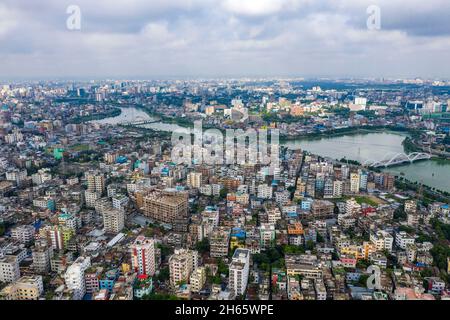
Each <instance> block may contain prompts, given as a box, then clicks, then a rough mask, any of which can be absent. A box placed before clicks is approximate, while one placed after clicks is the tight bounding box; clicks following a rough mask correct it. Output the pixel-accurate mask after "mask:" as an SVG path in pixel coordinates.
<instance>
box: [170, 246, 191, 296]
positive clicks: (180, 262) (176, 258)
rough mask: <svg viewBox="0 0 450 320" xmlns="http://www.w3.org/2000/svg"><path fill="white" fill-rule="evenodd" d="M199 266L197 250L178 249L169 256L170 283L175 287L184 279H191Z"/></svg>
mask: <svg viewBox="0 0 450 320" xmlns="http://www.w3.org/2000/svg"><path fill="white" fill-rule="evenodd" d="M197 268H198V252H197V251H194V250H188V249H176V250H175V252H174V254H173V255H172V256H170V258H169V270H170V284H171V285H172V286H174V287H175V286H176V285H177V284H179V283H180V282H182V281H186V282H187V281H189V279H190V276H191V274H192V272H193V271H194V270H195V269H197Z"/></svg>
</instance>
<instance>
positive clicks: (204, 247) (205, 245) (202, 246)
mask: <svg viewBox="0 0 450 320" xmlns="http://www.w3.org/2000/svg"><path fill="white" fill-rule="evenodd" d="M209 249H210V245H209V240H208V238H203V240H202V241H199V242H197V243H196V244H195V250H197V251H198V252H200V253H202V254H204V253H208V252H209Z"/></svg>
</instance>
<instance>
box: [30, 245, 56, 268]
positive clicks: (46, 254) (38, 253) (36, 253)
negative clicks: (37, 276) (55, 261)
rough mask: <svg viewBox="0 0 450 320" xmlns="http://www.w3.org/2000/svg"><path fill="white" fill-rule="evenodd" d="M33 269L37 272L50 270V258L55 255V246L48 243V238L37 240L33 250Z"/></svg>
mask: <svg viewBox="0 0 450 320" xmlns="http://www.w3.org/2000/svg"><path fill="white" fill-rule="evenodd" d="M32 257H33V269H34V270H35V271H36V272H37V273H43V274H45V273H47V272H49V271H50V259H51V258H52V257H53V248H52V247H51V246H49V245H48V242H47V240H46V239H40V240H39V241H36V243H35V245H34V248H33V250H32Z"/></svg>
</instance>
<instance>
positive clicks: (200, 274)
mask: <svg viewBox="0 0 450 320" xmlns="http://www.w3.org/2000/svg"><path fill="white" fill-rule="evenodd" d="M205 282H206V269H205V267H199V268H197V269H195V270H194V272H192V274H191V277H190V278H189V284H190V285H191V291H192V292H195V293H199V292H200V291H201V290H202V289H203V286H204V285H205Z"/></svg>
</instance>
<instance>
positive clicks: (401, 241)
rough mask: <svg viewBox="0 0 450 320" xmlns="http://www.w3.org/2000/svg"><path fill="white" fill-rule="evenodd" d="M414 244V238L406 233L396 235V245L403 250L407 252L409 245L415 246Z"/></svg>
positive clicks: (401, 232)
mask: <svg viewBox="0 0 450 320" xmlns="http://www.w3.org/2000/svg"><path fill="white" fill-rule="evenodd" d="M414 242H415V240H414V238H413V237H411V236H410V235H408V234H407V233H406V232H405V231H400V232H397V233H396V234H395V245H396V246H397V247H399V248H401V249H403V250H405V249H406V247H407V246H408V245H409V244H414Z"/></svg>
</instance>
